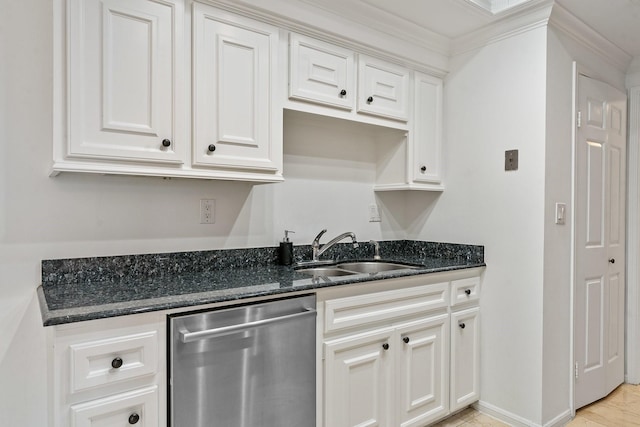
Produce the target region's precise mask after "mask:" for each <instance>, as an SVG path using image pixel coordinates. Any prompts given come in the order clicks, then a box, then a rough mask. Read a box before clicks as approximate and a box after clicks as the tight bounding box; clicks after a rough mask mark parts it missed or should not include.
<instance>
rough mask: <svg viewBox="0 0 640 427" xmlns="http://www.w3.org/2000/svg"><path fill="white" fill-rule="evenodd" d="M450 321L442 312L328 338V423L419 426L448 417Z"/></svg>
mask: <svg viewBox="0 0 640 427" xmlns="http://www.w3.org/2000/svg"><path fill="white" fill-rule="evenodd" d="M448 325H449V322H448V316H447V315H446V314H442V315H439V316H435V317H431V318H426V319H419V320H417V321H413V322H409V323H406V324H402V325H398V326H396V327H389V328H381V329H377V330H374V331H370V332H364V333H362V334H354V335H349V336H347V337H344V338H340V339H337V340H334V341H328V342H326V344H325V354H326V356H325V361H326V362H325V363H326V393H325V396H327V401H326V408H327V409H326V410H327V420H328V422H327V423H326V425H331V426H344V427H347V426H367V425H371V426H373V425H379V426H387V425H388V426H391V425H400V426H403V427H410V426H416V427H418V426H423V425H425V423H428V422H430V421H433V420H435V419H437V418H441V417H442V416H444V415H446V414H447V409H448V404H447V377H448V373H449V365H448V361H447V353H448V347H447V343H448V340H447V336H448V333H447V331H448ZM329 420H330V421H329Z"/></svg>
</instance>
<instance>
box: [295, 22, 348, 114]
mask: <svg viewBox="0 0 640 427" xmlns="http://www.w3.org/2000/svg"><path fill="white" fill-rule="evenodd" d="M289 42H290V43H289V44H290V49H291V57H290V63H289V64H290V68H289V97H290V98H295V99H301V100H303V101H310V102H316V103H320V104H326V105H330V106H333V107H339V108H344V109H347V110H352V109H353V100H354V99H355V85H354V63H355V60H354V54H353V52H351V51H349V50H347V49H342V48H340V47H338V46H332V45H330V44H328V43H323V42H321V41H318V40H313V39H310V38H307V37H303V36H299V35H297V34H291V35H290V38H289Z"/></svg>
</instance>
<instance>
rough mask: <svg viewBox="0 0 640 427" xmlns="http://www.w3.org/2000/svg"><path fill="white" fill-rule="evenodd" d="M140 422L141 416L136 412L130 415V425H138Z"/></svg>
mask: <svg viewBox="0 0 640 427" xmlns="http://www.w3.org/2000/svg"><path fill="white" fill-rule="evenodd" d="M138 421H140V415H138V414H136V413H135V412H134V413H133V414H131V415H129V424H136V423H137V422H138Z"/></svg>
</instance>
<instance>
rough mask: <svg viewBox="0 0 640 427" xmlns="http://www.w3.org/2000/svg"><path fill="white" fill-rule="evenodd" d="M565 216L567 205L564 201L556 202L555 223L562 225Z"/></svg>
mask: <svg viewBox="0 0 640 427" xmlns="http://www.w3.org/2000/svg"><path fill="white" fill-rule="evenodd" d="M566 218H567V205H566V204H565V203H556V224H558V225H564V224H565V222H566Z"/></svg>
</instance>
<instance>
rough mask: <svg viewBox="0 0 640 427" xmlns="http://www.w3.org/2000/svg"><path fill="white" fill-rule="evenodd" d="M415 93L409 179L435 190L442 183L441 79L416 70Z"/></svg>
mask: <svg viewBox="0 0 640 427" xmlns="http://www.w3.org/2000/svg"><path fill="white" fill-rule="evenodd" d="M414 95H415V96H414V107H413V132H412V133H411V136H410V138H411V143H412V145H413V154H414V156H413V161H412V162H411V174H412V178H413V181H414V182H417V183H424V184H427V185H432V186H433V187H434V189H438V187H440V186H441V184H442V79H439V78H436V77H433V76H429V75H427V74H423V73H418V72H416V73H415V77H414ZM440 189H441V188H440Z"/></svg>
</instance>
